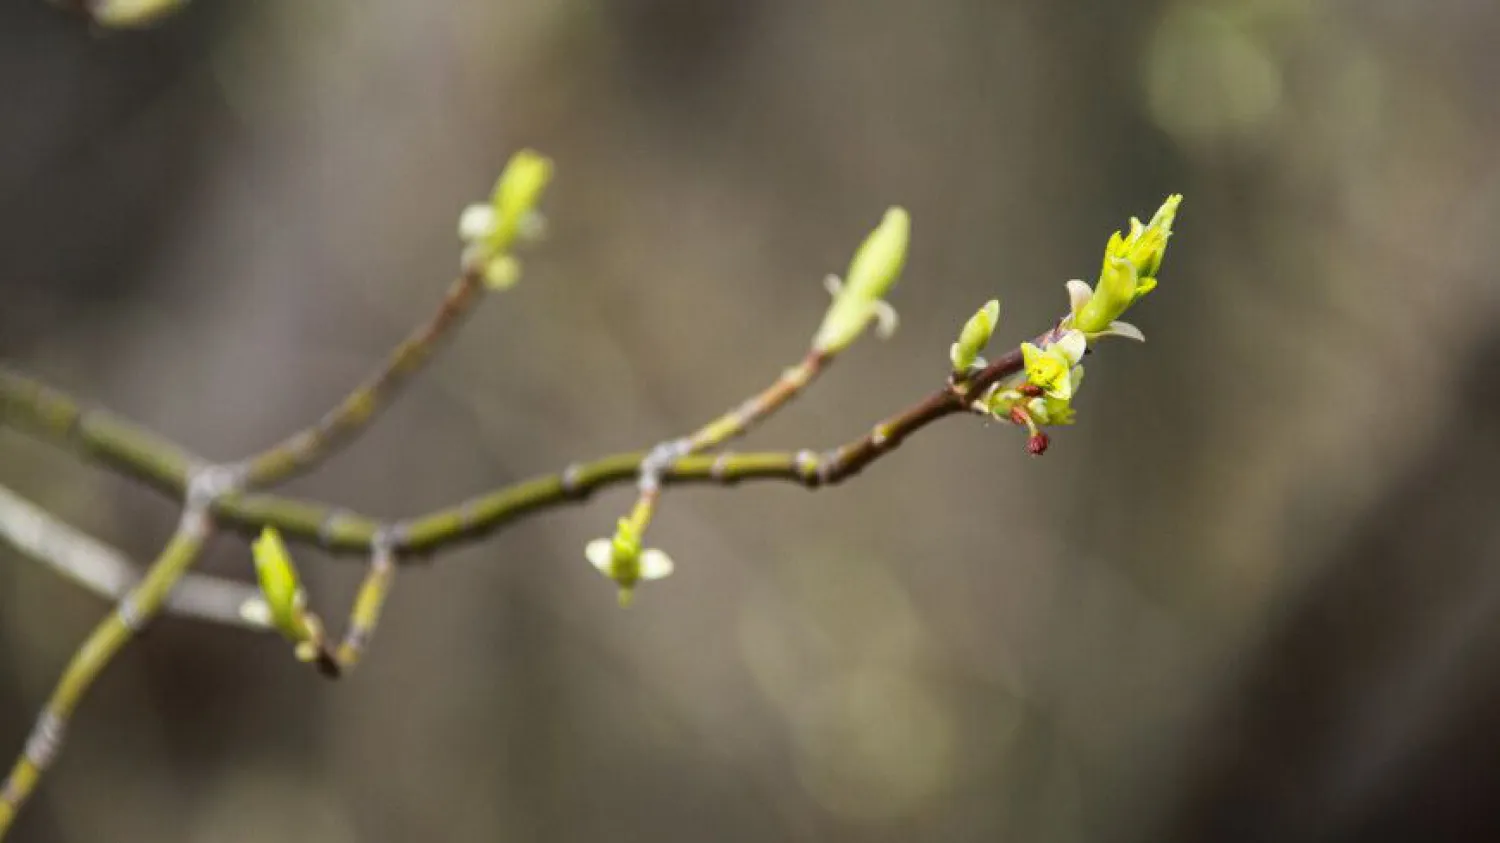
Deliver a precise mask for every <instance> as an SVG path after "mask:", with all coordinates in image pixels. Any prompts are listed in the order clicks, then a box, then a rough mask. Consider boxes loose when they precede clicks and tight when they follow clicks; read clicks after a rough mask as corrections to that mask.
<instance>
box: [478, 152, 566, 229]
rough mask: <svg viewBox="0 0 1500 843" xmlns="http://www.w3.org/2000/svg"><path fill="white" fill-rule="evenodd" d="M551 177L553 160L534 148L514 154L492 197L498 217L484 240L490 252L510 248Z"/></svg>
mask: <svg viewBox="0 0 1500 843" xmlns="http://www.w3.org/2000/svg"><path fill="white" fill-rule="evenodd" d="M551 180H552V160H551V159H549V158H547V157H545V156H543V155H540V154H539V153H537V152H534V151H532V150H530V149H523V150H521V151H520V152H517V153H516V154H515V155H513V156H511V159H510V163H508V164H506V165H505V170H504V171H502V172H501V173H500V178H499V180H497V181H496V182H495V191H494V193H493V194H492V195H491V196H490V205H491V207H493V208H494V209H495V216H494V219H493V220H492V221H491V225H490V228H489V230H488V231H487V232H486V233H485V237H484V238H483V240H482V241H481V242H482V243H483V244H484V247H485V248H486V249H487V250H488V252H489V254H491V255H499V254H503V253H504V252H506V251H508V250H509V249H510V247H511V244H513V243H514V242H515V239H516V234H517V232H519V231H520V230H521V226H522V222H523V220H524V219H525V218H526V216H527V215H528V214H530V213H532V212H533V211H534V210H536V206H537V203H538V202H540V201H541V198H542V191H544V190H545V189H546V188H547V183H548V182H550V181H551Z"/></svg>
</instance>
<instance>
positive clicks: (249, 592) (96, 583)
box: [0, 486, 271, 630]
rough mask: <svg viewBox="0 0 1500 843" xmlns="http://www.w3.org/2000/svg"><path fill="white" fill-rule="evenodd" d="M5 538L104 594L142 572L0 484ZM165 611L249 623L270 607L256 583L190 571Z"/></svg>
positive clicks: (121, 591)
mask: <svg viewBox="0 0 1500 843" xmlns="http://www.w3.org/2000/svg"><path fill="white" fill-rule="evenodd" d="M0 541H3V542H6V543H8V544H10V545H11V546H12V547H14V548H15V549H16V550H18V551H19V552H21V553H22V554H25V555H26V556H29V557H31V558H32V559H35V560H36V561H38V562H40V563H41V564H43V565H46V566H48V567H49V568H52V569H53V570H55V571H57V572H58V573H60V574H62V575H63V576H64V577H65V578H67V579H70V580H72V581H73V582H75V583H77V584H79V585H81V586H83V587H84V588H86V589H88V590H89V591H92V592H93V593H95V594H97V595H99V596H100V597H105V598H108V599H111V600H121V599H124V597H125V595H126V594H128V593H129V591H130V589H131V588H133V587H135V586H136V585H137V584H139V583H140V581H141V577H142V572H141V570H140V569H139V568H137V567H136V565H135V564H134V563H133V562H131V560H130V559H129V558H128V557H126V556H125V554H124V553H121V552H120V551H119V550H116V549H115V548H113V547H110V546H109V545H107V544H104V543H103V542H101V541H99V540H98V539H95V538H94V537H93V536H90V535H88V534H86V533H84V532H82V531H80V530H78V529H77V528H75V527H73V526H71V525H68V524H65V523H63V522H62V521H61V520H59V519H58V518H57V517H56V516H53V515H52V514H50V513H48V512H47V511H46V510H44V509H42V508H41V507H39V506H37V505H36V504H33V503H31V502H30V501H28V500H26V499H25V498H22V497H21V496H19V495H17V494H16V493H14V492H12V491H11V490H9V489H7V488H5V487H4V486H0ZM164 611H166V612H169V613H171V614H175V615H183V616H185V617H191V618H197V619H199V620H205V621H212V622H214V623H221V624H226V625H228V626H243V627H247V628H249V629H256V630H265V629H269V628H270V617H271V612H270V609H269V608H267V606H266V601H265V600H264V599H262V598H261V596H260V590H259V589H257V588H255V587H254V586H252V585H248V584H245V583H238V582H234V581H232V580H226V579H219V578H218V577H210V576H205V575H203V574H192V573H190V574H187V575H186V576H184V577H183V578H182V581H181V582H179V583H178V584H177V588H176V589H174V590H173V591H172V593H171V594H169V595H168V596H167V602H166V605H165V606H164Z"/></svg>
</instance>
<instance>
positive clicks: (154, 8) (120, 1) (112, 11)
mask: <svg viewBox="0 0 1500 843" xmlns="http://www.w3.org/2000/svg"><path fill="white" fill-rule="evenodd" d="M185 2H186V0H102V2H95V3H91V4H89V15H90V16H91V17H92V18H93V19H94V21H95V22H97V23H99V24H101V25H103V26H113V27H119V28H122V29H124V28H129V27H134V26H148V25H150V24H152V23H155V22H156V21H158V20H160V19H161V18H163V17H165V16H166V15H168V14H170V13H171V12H174V11H176V10H177V9H178V8H180V7H181V6H182V5H183V4H184V3H185Z"/></svg>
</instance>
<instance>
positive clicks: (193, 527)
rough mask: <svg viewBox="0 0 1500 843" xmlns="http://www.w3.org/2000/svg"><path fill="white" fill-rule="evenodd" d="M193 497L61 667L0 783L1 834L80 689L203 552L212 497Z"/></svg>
mask: <svg viewBox="0 0 1500 843" xmlns="http://www.w3.org/2000/svg"><path fill="white" fill-rule="evenodd" d="M193 497H194V499H191V500H189V502H188V504H187V507H186V508H185V509H184V510H183V514H182V520H181V521H180V522H179V524H178V527H177V531H176V532H175V533H174V534H173V535H172V539H171V541H169V542H168V543H167V546H166V548H165V549H163V550H162V552H161V555H160V556H158V557H157V558H156V561H155V562H154V563H152V565H151V567H150V569H149V570H147V572H146V577H145V579H143V580H142V581H141V583H140V585H137V586H136V587H135V588H133V589H131V590H130V592H129V593H128V594H127V595H126V596H125V599H123V600H121V601H120V603H119V605H118V606H117V607H116V608H115V611H113V612H111V613H110V615H109V617H107V618H105V619H104V620H103V621H101V622H100V623H99V625H98V626H96V627H94V631H93V632H92V633H91V634H90V635H89V637H88V639H87V640H86V641H84V643H83V646H81V647H79V648H78V652H77V653H76V654H74V656H73V659H72V661H70V662H69V663H68V667H67V669H66V670H65V671H63V675H62V679H61V680H59V681H58V683H57V687H56V689H55V690H53V692H52V696H51V697H50V698H49V699H48V700H47V704H46V706H45V707H44V708H43V709H42V713H41V715H40V716H39V717H38V718H37V722H36V726H35V727H34V728H33V729H32V732H31V736H30V737H29V738H28V739H27V741H26V748H25V749H24V750H23V751H22V752H21V756H20V758H19V759H17V761H16V764H15V766H14V767H13V768H12V769H11V772H10V775H9V776H8V777H7V778H6V779H5V783H4V784H3V785H0V837H3V836H4V835H5V832H6V831H7V830H8V829H9V828H10V824H11V821H12V820H14V819H15V815H16V812H17V811H19V810H20V808H21V806H22V805H23V804H25V802H26V799H27V797H29V796H30V795H31V792H32V790H33V789H34V788H35V787H36V782H37V779H39V778H40V777H41V775H42V773H43V772H45V771H46V769H47V766H48V765H49V764H51V763H52V760H53V758H55V757H56V756H57V751H58V749H59V748H60V747H61V745H62V740H63V734H64V732H66V731H67V726H68V720H69V718H71V717H72V715H73V710H74V709H75V708H77V706H78V703H79V701H80V700H82V699H83V695H84V694H85V693H87V692H88V690H89V687H90V686H92V685H93V684H94V680H95V679H97V678H98V677H99V674H100V673H102V672H103V671H104V668H105V667H107V666H108V665H109V662H110V660H111V659H113V658H114V656H115V654H116V653H118V652H119V651H120V648H121V647H124V646H125V644H126V643H128V642H129V641H130V639H131V638H132V637H134V635H135V634H136V632H138V631H139V630H140V629H141V628H143V627H144V626H145V625H146V624H147V623H148V622H149V621H150V620H151V619H152V618H153V617H155V616H156V614H157V613H158V612H160V611H161V609H162V607H163V605H164V604H165V603H166V600H167V595H168V594H170V593H171V591H172V589H173V587H175V586H176V585H177V582H178V581H179V580H180V579H182V576H183V574H185V573H186V572H187V570H188V568H189V567H191V566H192V564H193V562H194V561H196V560H197V558H198V555H199V553H201V552H202V550H203V544H204V542H205V541H206V540H207V538H208V534H209V531H210V526H211V524H210V521H209V518H208V511H207V504H208V503H209V500H211V498H203V497H197V496H196V495H195V496H193Z"/></svg>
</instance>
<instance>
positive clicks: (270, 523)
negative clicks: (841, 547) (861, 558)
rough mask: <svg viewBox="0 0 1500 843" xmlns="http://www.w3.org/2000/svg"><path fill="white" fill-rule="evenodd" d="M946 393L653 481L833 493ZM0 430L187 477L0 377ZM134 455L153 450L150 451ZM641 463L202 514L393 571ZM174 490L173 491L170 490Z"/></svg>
mask: <svg viewBox="0 0 1500 843" xmlns="http://www.w3.org/2000/svg"><path fill="white" fill-rule="evenodd" d="M1020 366H1021V355H1020V352H1019V351H1012V352H1010V353H1008V354H1006V355H1004V356H1003V357H1001V358H1000V359H998V360H996V361H995V362H994V363H993V364H991V365H990V366H989V367H988V368H987V369H986V370H985V373H984V374H983V375H981V376H979V377H977V378H975V381H974V386H972V387H971V388H970V390H969V391H970V392H971V393H973V394H974V395H977V394H979V392H982V389H981V386H982V385H984V384H992V383H994V382H996V381H998V380H999V379H1000V378H1002V377H1006V376H1008V375H1011V374H1014V373H1016V372H1018V371H1020ZM970 397H971V396H964V395H961V394H959V393H955V392H954V391H953V389H952V388H945V389H942V390H939V391H938V392H935V393H934V394H932V395H931V396H929V397H928V398H927V399H925V400H923V401H921V402H919V403H918V404H916V405H914V406H912V407H911V408H909V409H907V410H906V411H904V412H902V413H899V414H897V415H895V416H892V417H891V418H889V419H887V420H885V421H883V422H881V423H880V424H877V425H875V426H874V427H873V428H871V429H870V431H869V432H868V433H866V434H865V435H864V436H861V437H859V438H857V439H855V440H853V441H851V442H849V443H847V444H845V445H843V446H842V447H839V448H836V449H834V450H832V451H830V452H827V453H824V454H823V455H821V456H820V455H818V454H816V453H814V452H812V451H797V452H784V451H783V452H759V453H724V454H718V455H694V456H688V457H683V458H680V459H677V460H674V461H673V462H672V463H670V464H669V465H667V467H666V468H664V469H663V470H662V473H661V482H662V483H664V484H708V485H720V486H731V485H735V484H738V483H741V482H744V481H750V480H779V481H785V482H791V483H796V484H799V485H802V486H805V487H807V488H818V487H820V486H825V485H834V484H837V483H840V482H843V481H844V480H845V479H847V478H849V477H851V476H853V475H854V474H856V473H858V472H859V471H861V470H863V469H864V468H865V467H866V466H867V465H869V464H870V463H872V462H874V461H875V460H877V459H879V458H880V456H882V455H883V454H886V453H888V452H890V451H891V450H892V449H894V448H895V447H896V446H897V445H899V444H900V443H901V442H902V441H903V440H904V439H905V438H906V437H908V436H910V435H911V434H912V433H914V432H916V431H917V430H920V429H921V428H923V427H925V426H927V425H928V424H930V423H932V422H933V421H936V420H937V419H939V418H942V417H943V416H947V415H950V414H953V413H956V412H961V411H963V410H964V409H965V408H966V407H967V406H968V404H969V403H972V402H971V401H970V400H969V398H970ZM49 413H51V414H62V415H67V416H69V417H71V418H75V419H80V420H82V422H86V424H83V423H80V424H73V425H56V424H45V423H41V422H43V421H45V419H46V418H47V415H48V414H49ZM0 423H8V424H14V425H16V426H18V427H20V428H22V429H25V430H28V431H30V432H32V433H35V434H37V435H40V436H41V437H42V438H44V439H46V440H47V441H50V442H52V443H54V444H58V445H61V446H64V447H69V448H72V449H73V450H75V451H78V452H79V453H82V454H83V455H84V456H89V457H96V458H99V459H101V460H102V461H104V462H105V464H106V465H108V466H110V467H113V468H116V469H118V470H121V471H123V472H124V473H125V474H127V475H130V476H133V477H137V478H146V479H148V480H152V481H153V482H152V483H151V485H152V486H153V487H154V488H157V489H160V490H162V491H164V492H166V493H168V494H182V492H183V489H184V488H185V483H186V480H185V477H186V472H185V470H184V471H182V472H181V473H180V474H179V473H175V472H168V471H162V470H159V469H158V467H160V466H163V465H168V464H171V465H176V464H181V465H184V466H185V465H189V464H193V463H194V462H197V458H196V457H193V456H191V455H188V454H186V453H185V452H183V451H182V450H181V449H179V448H177V446H176V445H172V444H170V443H166V442H165V441H164V440H160V439H159V438H158V437H156V435H155V434H152V433H150V432H148V431H145V430H144V429H142V428H140V427H138V426H136V425H135V424H134V423H132V422H129V421H126V420H124V419H121V418H119V417H118V416H115V415H113V414H110V413H108V412H107V411H103V410H88V411H83V410H80V409H79V408H78V405H77V403H76V402H75V401H74V400H73V399H72V398H69V397H68V396H66V395H64V394H63V393H61V392H59V391H57V390H54V389H51V388H49V387H44V386H42V385H40V384H38V383H36V382H35V381H32V380H30V379H27V378H23V377H21V376H19V375H16V374H14V373H10V372H7V371H6V370H5V369H3V368H0ZM96 430H110V431H127V432H128V434H129V435H128V436H126V437H124V438H125V439H127V440H128V441H131V442H133V443H136V446H135V447H132V448H130V449H125V450H114V449H113V445H114V444H115V443H116V442H117V441H119V440H118V439H117V438H108V439H105V440H102V441H101V440H97V439H94V438H86V437H84V436H82V435H80V432H81V431H96ZM142 443H152V444H150V445H146V444H142ZM647 456H648V453H647V452H645V451H629V452H625V453H619V454H611V455H608V456H605V457H600V458H598V459H595V460H591V461H588V462H582V463H574V464H572V465H570V466H568V467H567V468H565V469H563V470H562V471H560V472H555V473H552V474H543V475H538V476H536V477H532V478H529V479H526V480H522V481H519V482H517V483H512V484H509V485H506V486H502V487H500V488H498V489H495V490H493V491H490V492H486V493H484V494H482V495H479V496H477V497H474V498H470V499H468V500H465V501H461V502H459V503H456V504H453V505H451V506H447V507H444V508H441V509H438V510H434V511H431V512H428V513H425V514H420V515H416V516H413V517H409V518H403V519H398V520H394V521H392V520H384V519H380V518H376V517H372V516H369V515H364V514H360V513H357V512H353V511H351V510H348V509H345V508H343V507H337V506H332V505H330V504H326V503H321V502H316V501H306V500H299V499H295V498H288V497H283V496H280V495H273V494H262V493H243V492H229V493H227V494H224V495H222V496H221V497H219V498H217V499H216V500H215V501H214V503H213V512H214V515H215V516H216V518H217V520H218V521H219V522H220V523H221V524H222V525H223V526H225V527H232V528H235V529H237V530H240V531H241V532H244V533H247V534H254V533H257V532H259V531H260V530H261V529H262V528H264V527H275V528H277V529H278V530H280V531H281V532H282V533H284V534H285V535H286V537H287V538H288V539H292V540H297V541H302V542H308V543H312V544H318V545H321V546H323V547H324V548H326V549H328V550H329V551H332V552H336V553H359V554H367V553H370V552H371V551H372V549H373V547H374V543H375V541H376V538H377V537H378V536H379V535H380V534H381V533H382V531H387V530H388V531H390V533H391V536H392V541H393V549H394V550H395V551H396V553H397V556H398V560H400V561H405V560H406V559H407V557H409V556H412V555H425V554H430V553H433V552H436V551H438V550H442V549H445V548H447V547H448V546H450V545H454V544H458V543H462V542H466V541H472V540H474V539H478V538H481V537H483V536H486V535H488V534H490V533H492V532H494V531H496V530H499V529H501V528H503V527H505V526H506V525H508V524H510V523H512V522H514V521H516V520H518V519H520V518H522V517H525V516H527V515H530V514H532V513H535V512H539V511H542V510H546V509H551V508H553V507H557V506H562V505H565V504H570V503H577V502H580V501H583V500H585V499H587V498H588V497H589V496H590V495H592V494H593V493H594V492H595V491H597V490H598V489H601V488H605V487H608V486H616V485H623V484H626V483H630V482H633V481H635V479H636V477H637V475H638V474H639V472H640V468H641V464H642V462H643V461H644V460H645V459H646V457H647ZM179 478H181V479H179Z"/></svg>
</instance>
